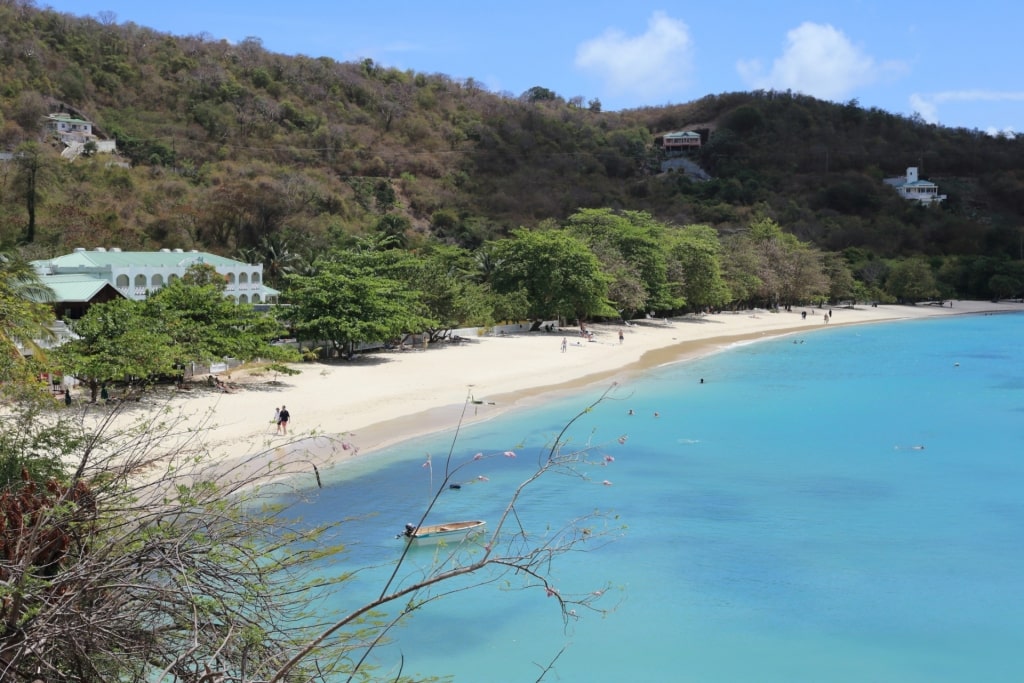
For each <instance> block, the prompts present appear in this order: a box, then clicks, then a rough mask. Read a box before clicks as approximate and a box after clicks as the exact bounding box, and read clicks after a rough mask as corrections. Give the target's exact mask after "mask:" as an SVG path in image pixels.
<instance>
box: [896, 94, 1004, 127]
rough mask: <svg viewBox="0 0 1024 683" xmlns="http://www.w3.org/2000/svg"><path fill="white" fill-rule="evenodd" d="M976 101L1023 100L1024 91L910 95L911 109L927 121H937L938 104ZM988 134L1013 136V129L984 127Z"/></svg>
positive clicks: (1000, 101) (1001, 101)
mask: <svg viewBox="0 0 1024 683" xmlns="http://www.w3.org/2000/svg"><path fill="white" fill-rule="evenodd" d="M977 102H993V103H1003V102H1024V91H1019V90H945V91H942V92H936V93H913V94H912V95H911V96H910V107H911V110H913V111H915V112H917V113H918V114H920V115H921V118H923V119H924V120H925V121H927V122H928V123H939V105H941V104H946V103H968V104H974V103H977ZM986 132H988V133H989V134H990V135H1005V136H1007V137H1011V138H1012V137H1014V135H1015V134H1016V132H1015V130H1014V129H1013V127H1011V126H1007V127H1004V128H997V127H995V126H989V127H988V128H987V129H986Z"/></svg>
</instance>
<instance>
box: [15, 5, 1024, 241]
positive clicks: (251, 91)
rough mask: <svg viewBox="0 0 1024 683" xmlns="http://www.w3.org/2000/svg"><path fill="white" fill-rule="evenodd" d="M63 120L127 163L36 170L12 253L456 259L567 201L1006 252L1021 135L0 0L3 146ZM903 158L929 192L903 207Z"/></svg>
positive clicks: (1015, 214) (802, 101)
mask: <svg viewBox="0 0 1024 683" xmlns="http://www.w3.org/2000/svg"><path fill="white" fill-rule="evenodd" d="M58 111H65V112H75V113H77V114H79V115H80V116H83V117H85V118H88V119H89V120H91V121H93V122H94V123H95V124H96V127H97V131H98V132H99V133H100V134H101V135H102V136H104V137H106V138H112V139H116V141H117V146H118V149H119V151H120V152H121V154H122V155H123V156H124V157H125V158H126V159H127V160H128V161H130V165H131V167H130V168H121V167H118V166H116V165H110V164H108V163H107V162H108V161H109V158H105V156H104V155H96V156H94V157H92V158H79V159H78V160H76V161H75V162H73V163H70V164H69V163H66V162H62V161H60V160H59V159H57V158H56V155H57V151H58V149H57V146H56V145H54V144H52V143H47V145H46V146H44V148H43V149H42V153H41V154H40V155H39V158H38V159H37V160H36V161H37V165H38V173H37V174H35V175H34V176H33V177H34V181H33V182H34V183H35V184H36V188H37V189H38V201H37V203H36V206H35V207H34V211H35V216H36V230H35V234H34V235H33V236H32V237H33V239H32V240H31V241H32V245H31V246H30V248H29V251H30V252H35V253H39V254H43V255H46V254H52V253H57V252H62V251H65V250H67V249H70V248H72V247H75V246H98V245H118V246H122V247H125V248H155V247H181V248H202V249H207V250H210V251H214V252H217V253H225V254H235V253H239V252H242V251H244V250H251V249H259V250H263V251H266V250H268V249H269V250H276V251H277V252H283V251H290V252H297V253H301V254H305V255H307V256H308V255H312V254H316V253H318V252H319V251H321V250H323V249H325V248H328V247H330V246H334V245H337V244H339V243H344V242H345V240H346V239H348V238H350V237H351V236H353V235H365V234H370V233H373V232H375V231H378V232H383V233H385V234H391V235H396V236H398V237H400V238H401V239H402V240H404V241H405V242H406V243H409V244H415V243H417V241H419V240H424V239H428V238H437V239H440V240H442V241H446V242H450V243H455V244H459V245H462V246H466V247H475V246H478V245H480V244H481V243H482V242H483V241H485V240H487V239H490V238H493V237H496V236H500V235H504V234H506V233H507V232H508V231H509V230H510V229H512V228H515V227H517V226H520V225H525V226H532V225H535V224H537V223H538V222H540V221H542V220H544V219H555V220H561V219H564V218H565V217H567V216H569V215H570V214H571V213H573V212H574V211H576V210H577V209H579V208H581V207H611V208H613V209H637V210H644V211H648V212H650V213H651V214H652V215H653V216H655V217H656V218H657V219H659V220H661V221H665V222H668V223H672V224H678V225H684V224H692V223H704V224H708V225H711V226H714V227H715V228H717V229H718V230H719V231H720V232H722V233H728V232H730V231H735V230H736V229H738V228H742V227H744V226H746V225H748V224H749V223H750V220H751V218H752V217H754V216H757V215H766V216H769V217H771V218H773V219H774V220H776V221H778V223H779V224H781V225H782V226H783V227H784V228H785V229H786V230H788V231H791V232H793V233H794V234H795V235H796V236H798V237H799V238H800V239H802V240H807V241H810V242H812V243H814V244H815V245H817V246H819V247H820V248H821V249H823V250H828V251H842V250H849V249H851V248H854V249H857V250H860V251H861V252H862V253H866V254H870V255H873V256H878V257H895V256H907V255H912V254H924V255H928V256H943V255H951V254H959V255H970V256H977V257H986V258H995V259H1004V258H1014V259H1018V258H1021V256H1022V254H1021V253H1020V252H1021V243H1022V242H1021V239H1022V238H1021V236H1022V230H1024V227H1022V226H1024V218H1022V217H1024V191H1022V190H1024V154H1022V151H1024V141H1022V140H1021V139H1019V138H1018V139H1016V140H1014V139H1006V138H993V137H990V136H987V135H985V134H983V133H980V132H978V131H969V130H962V129H948V128H943V127H939V126H934V125H928V124H926V123H924V122H923V121H921V120H916V119H908V118H904V117H900V116H895V115H892V114H889V113H887V112H884V111H880V110H877V109H864V108H862V107H860V106H859V105H858V104H857V102H855V101H853V102H849V103H846V104H842V105H840V104H834V103H828V102H823V101H820V100H815V99H813V98H809V97H804V96H800V95H794V94H791V93H774V92H758V93H728V94H720V95H709V96H707V97H704V98H701V99H699V100H697V101H694V102H691V103H687V104H682V105H676V106H668V107H658V108H645V109H638V110H631V111H624V112H614V113H613V112H602V111H601V110H600V104H599V103H597V102H592V103H589V105H584V104H583V103H582V102H579V101H566V100H564V99H563V98H562V97H560V96H559V95H558V94H556V93H553V92H551V91H550V90H548V89H546V88H544V87H542V86H537V87H535V88H532V89H531V90H529V91H527V92H526V93H524V94H523V95H521V96H519V97H510V96H503V95H499V94H495V93H491V92H487V91H485V90H483V89H482V88H480V87H479V86H478V85H477V84H476V83H475V82H474V81H473V80H472V79H468V80H465V81H460V80H455V79H452V78H449V77H447V76H445V75H443V74H423V73H416V72H412V71H398V70H395V69H389V68H385V67H382V66H381V65H378V64H376V63H374V62H372V61H370V60H366V61H363V62H358V63H341V62H336V61H334V60H332V59H328V58H314V57H308V56H301V55H300V56H285V55H280V54H274V53H271V52H268V51H267V50H265V49H264V48H263V47H262V44H261V42H260V41H259V40H258V39H255V38H252V39H248V40H246V41H243V42H242V43H240V44H237V45H233V44H229V43H227V42H225V41H217V40H213V39H212V38H210V37H209V36H207V35H197V36H184V37H175V36H170V35H167V34H163V33H159V32H156V31H153V30H150V29H147V28H144V27H140V26H136V25H133V24H120V25H119V24H116V23H113V22H102V21H99V20H96V19H93V18H77V17H73V16H70V15H66V14H61V13H57V12H53V11H50V10H43V9H38V8H36V7H35V6H34V5H33V4H32V3H30V2H25V1H24V0H0V151H7V152H15V151H16V150H17V149H19V145H22V144H23V143H25V142H26V141H34V140H42V139H44V138H43V136H42V131H41V127H40V121H41V119H42V117H43V116H44V115H46V114H49V113H53V112H58ZM680 129H694V130H701V131H704V134H705V136H706V137H707V140H706V144H705V145H704V146H703V148H702V150H701V152H700V154H699V157H697V159H696V161H698V163H700V164H701V166H702V167H703V168H704V169H705V170H706V171H707V172H708V173H709V174H710V175H711V176H712V180H710V181H708V182H698V181H694V180H692V179H691V178H689V177H687V176H685V175H683V174H679V173H661V172H660V170H659V161H660V159H659V153H658V150H657V148H656V146H655V144H654V142H655V138H657V137H658V136H660V135H662V134H664V133H666V132H669V131H673V130H680ZM15 166H17V164H13V163H10V162H9V163H5V164H0V240H2V242H3V243H4V244H6V245H12V244H16V243H23V242H25V236H26V223H27V218H26V215H27V214H26V212H27V207H26V202H25V198H24V197H25V191H24V190H25V188H24V187H23V186H22V185H19V182H21V183H23V182H24V181H23V180H19V178H20V176H19V174H18V173H16V170H15V168H14V167H15ZM908 166H918V167H920V168H921V171H922V175H923V177H926V178H927V179H929V180H932V181H934V182H936V183H938V184H939V185H940V188H941V191H942V192H943V193H945V194H947V195H948V200H947V202H946V203H945V204H944V205H943V206H941V207H934V208H928V209H926V208H923V207H920V206H917V205H915V204H913V203H909V202H907V201H905V200H903V199H901V198H899V197H898V196H896V194H895V193H894V192H893V191H892V189H891V188H889V187H887V186H886V185H884V184H883V183H882V179H883V178H885V177H889V176H896V175H901V174H903V173H904V171H905V170H906V168H907V167H908Z"/></svg>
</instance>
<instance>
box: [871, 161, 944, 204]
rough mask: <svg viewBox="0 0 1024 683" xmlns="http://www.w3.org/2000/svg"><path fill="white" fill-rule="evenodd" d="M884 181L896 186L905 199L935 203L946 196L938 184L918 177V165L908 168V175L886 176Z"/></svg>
mask: <svg viewBox="0 0 1024 683" xmlns="http://www.w3.org/2000/svg"><path fill="white" fill-rule="evenodd" d="M884 182H885V184H886V185H891V186H892V187H893V188H895V189H896V191H897V192H899V193H900V196H901V197H903V198H904V199H911V200H914V201H918V202H921V203H922V204H933V203H936V202H941V201H943V200H944V199H945V198H946V195H944V194H939V186H938V185H936V184H935V183H933V182H930V181H928V180H921V179H920V178H918V177H917V166H910V167H909V168H907V175H906V177H897V178H886V179H885V180H884Z"/></svg>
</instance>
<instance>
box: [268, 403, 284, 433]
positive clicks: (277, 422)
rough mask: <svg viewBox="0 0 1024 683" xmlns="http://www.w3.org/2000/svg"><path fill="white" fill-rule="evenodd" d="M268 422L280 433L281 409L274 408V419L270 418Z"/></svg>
mask: <svg viewBox="0 0 1024 683" xmlns="http://www.w3.org/2000/svg"><path fill="white" fill-rule="evenodd" d="M270 422H271V423H272V424H273V425H275V426H276V427H277V431H278V433H280V431H281V409H280V408H274V419H272V420H271V421H270Z"/></svg>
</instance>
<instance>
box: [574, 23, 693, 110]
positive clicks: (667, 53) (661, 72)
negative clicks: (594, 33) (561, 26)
mask: <svg viewBox="0 0 1024 683" xmlns="http://www.w3.org/2000/svg"><path fill="white" fill-rule="evenodd" d="M692 50H693V41H692V39H691V38H690V29H689V27H688V26H687V25H686V24H685V23H683V22H682V21H679V20H678V19H673V18H671V17H669V16H668V15H667V14H665V13H664V12H655V13H654V14H652V15H651V18H650V20H649V21H648V22H647V31H646V32H645V33H643V34H642V35H639V36H627V35H625V34H623V33H622V32H621V31H618V30H615V29H609V30H607V31H605V33H604V34H602V35H601V36H599V37H597V38H593V39H591V40H588V41H586V42H584V43H581V44H580V45H579V46H578V47H577V48H576V66H577V67H578V68H580V69H583V70H585V71H589V72H591V73H594V74H596V75H598V76H599V77H600V78H602V79H603V80H604V82H605V85H606V87H607V88H608V89H609V90H610V91H611V94H613V95H622V94H627V93H630V94H635V95H640V96H643V97H661V98H662V99H666V95H667V94H669V93H670V92H675V93H678V92H679V91H680V90H681V89H682V88H684V87H685V86H686V85H688V83H689V78H690V74H691V72H692V70H693V55H692Z"/></svg>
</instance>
